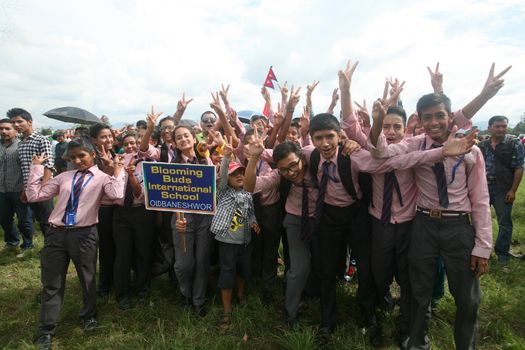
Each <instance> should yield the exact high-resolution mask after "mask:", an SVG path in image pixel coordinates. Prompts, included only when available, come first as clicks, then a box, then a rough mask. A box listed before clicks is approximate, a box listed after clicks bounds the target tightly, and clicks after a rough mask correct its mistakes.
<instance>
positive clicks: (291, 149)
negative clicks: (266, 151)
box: [272, 141, 303, 164]
mask: <svg viewBox="0 0 525 350" xmlns="http://www.w3.org/2000/svg"><path fill="white" fill-rule="evenodd" d="M290 153H295V155H296V156H297V157H299V158H302V157H303V152H302V151H301V148H300V147H299V145H297V144H296V143H295V142H292V141H285V142H283V143H280V144H278V145H277V146H276V147H275V148H274V150H273V155H272V158H273V162H274V163H275V164H277V162H278V161H280V160H282V159H284V158H286V157H288V155H289V154H290Z"/></svg>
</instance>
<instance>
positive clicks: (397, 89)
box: [383, 79, 405, 108]
mask: <svg viewBox="0 0 525 350" xmlns="http://www.w3.org/2000/svg"><path fill="white" fill-rule="evenodd" d="M404 86H405V82H402V83H401V84H399V80H397V79H396V81H395V82H394V85H393V86H392V89H391V90H390V97H389V98H388V99H386V100H384V101H383V105H384V106H385V107H386V108H388V107H390V106H395V105H397V101H398V99H399V95H400V94H401V92H403V89H404Z"/></svg>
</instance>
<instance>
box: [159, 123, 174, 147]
mask: <svg viewBox="0 0 525 350" xmlns="http://www.w3.org/2000/svg"><path fill="white" fill-rule="evenodd" d="M159 127H160V128H159V130H160V138H161V139H162V141H163V142H164V143H170V142H172V141H173V130H175V123H174V122H173V120H170V119H166V120H164V121H163V122H162V123H161V124H160V125H159Z"/></svg>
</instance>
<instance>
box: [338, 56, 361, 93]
mask: <svg viewBox="0 0 525 350" xmlns="http://www.w3.org/2000/svg"><path fill="white" fill-rule="evenodd" d="M358 64H359V61H356V62H355V63H354V64H352V60H348V62H347V63H346V69H345V70H340V71H339V72H338V76H339V87H340V88H341V89H349V88H350V84H351V83H352V76H353V75H354V71H355V69H356V68H357V65H358Z"/></svg>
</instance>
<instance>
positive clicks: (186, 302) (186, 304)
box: [181, 297, 193, 310]
mask: <svg viewBox="0 0 525 350" xmlns="http://www.w3.org/2000/svg"><path fill="white" fill-rule="evenodd" d="M181 306H182V308H183V309H184V310H191V308H192V307H193V302H192V301H191V298H186V297H182V299H181Z"/></svg>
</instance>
